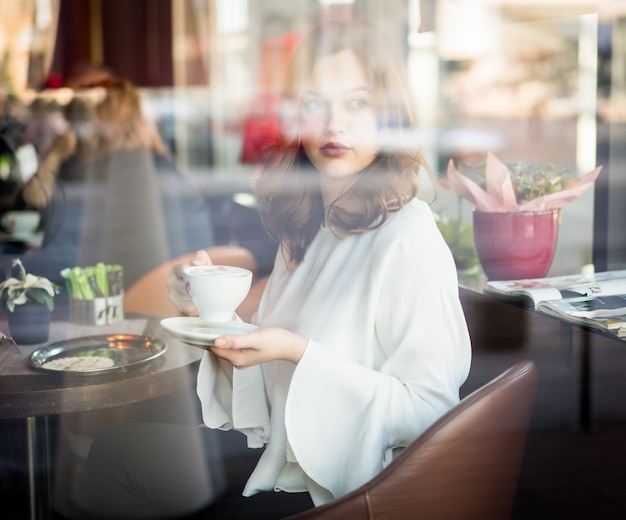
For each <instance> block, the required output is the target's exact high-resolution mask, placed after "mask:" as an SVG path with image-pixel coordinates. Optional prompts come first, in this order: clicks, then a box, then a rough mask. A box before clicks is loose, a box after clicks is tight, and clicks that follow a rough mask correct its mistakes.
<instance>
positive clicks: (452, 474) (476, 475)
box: [290, 361, 537, 520]
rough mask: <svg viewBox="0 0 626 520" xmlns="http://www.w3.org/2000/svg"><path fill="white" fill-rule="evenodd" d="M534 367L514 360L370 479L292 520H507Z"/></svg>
mask: <svg viewBox="0 0 626 520" xmlns="http://www.w3.org/2000/svg"><path fill="white" fill-rule="evenodd" d="M536 380H537V369H536V367H535V364H534V363H533V362H532V361H522V362H519V363H517V364H516V365H514V366H513V367H511V368H510V369H508V370H507V371H506V372H504V373H503V374H501V375H500V376H499V377H497V378H496V379H494V380H493V381H491V382H489V383H488V384H486V385H485V386H483V387H482V388H480V389H478V390H476V391H475V392H473V393H472V394H470V395H468V396H467V397H466V398H464V399H463V400H462V401H461V402H460V403H459V404H458V405H457V406H456V407H454V408H453V409H452V410H450V411H449V412H448V413H446V414H445V415H444V416H442V417H441V418H440V419H439V420H437V421H436V422H435V423H434V424H433V425H432V426H431V427H430V428H428V429H427V430H426V431H425V432H424V433H423V434H422V435H420V436H419V437H418V438H417V439H416V440H415V441H414V442H413V443H412V444H411V445H410V446H409V447H407V448H406V449H405V450H404V451H403V452H402V453H401V454H400V455H399V456H398V457H397V458H396V459H395V460H394V461H393V462H392V463H391V464H389V466H387V467H386V468H385V469H384V470H383V471H382V472H381V473H380V474H379V475H377V476H376V477H375V478H374V479H372V480H371V481H369V482H368V483H366V484H365V485H363V486H361V487H360V488H359V489H357V490H355V491H353V492H352V493H350V494H348V495H346V496H344V497H341V498H339V499H337V500H334V501H332V502H329V503H328V504H325V505H323V506H319V507H316V508H313V509H310V510H308V511H305V512H303V513H300V514H298V515H295V516H292V517H290V518H292V519H294V520H295V519H298V520H304V519H316V518H320V519H324V520H333V519H340V518H341V519H345V518H349V519H350V520H359V519H365V518H367V519H376V520H394V519H406V518H424V519H428V520H437V519H441V520H454V519H463V520H474V519H476V520H486V519H488V520H497V519H503V518H509V517H510V516H511V512H512V509H513V504H514V501H515V493H516V490H517V482H518V479H519V472H520V468H521V463H522V458H523V453H524V447H525V443H526V437H527V433H528V427H529V422H530V415H531V412H532V405H533V401H534V393H535V386H536Z"/></svg>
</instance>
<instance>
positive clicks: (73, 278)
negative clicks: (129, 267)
mask: <svg viewBox="0 0 626 520" xmlns="http://www.w3.org/2000/svg"><path fill="white" fill-rule="evenodd" d="M61 275H62V276H63V278H65V281H66V283H67V288H68V291H69V293H70V313H71V319H72V321H73V322H75V323H80V324H83V325H108V324H110V323H118V322H120V321H123V320H124V279H123V278H124V271H123V269H122V267H121V266H119V265H105V264H102V263H99V264H97V265H95V266H93V267H72V268H66V269H63V270H62V271H61Z"/></svg>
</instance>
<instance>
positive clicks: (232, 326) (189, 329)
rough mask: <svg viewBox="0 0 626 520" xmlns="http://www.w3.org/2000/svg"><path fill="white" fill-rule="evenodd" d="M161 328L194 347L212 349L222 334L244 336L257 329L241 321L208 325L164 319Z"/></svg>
mask: <svg viewBox="0 0 626 520" xmlns="http://www.w3.org/2000/svg"><path fill="white" fill-rule="evenodd" d="M161 327H163V328H164V329H165V330H166V331H167V332H169V333H170V334H171V335H172V336H174V337H175V338H176V339H179V340H181V341H183V342H184V343H189V344H190V345H194V346H203V347H212V346H213V342H214V341H215V338H218V337H220V336H223V335H224V334H245V333H247V332H252V331H253V330H255V329H257V328H258V327H257V326H256V325H252V324H251V323H244V322H242V321H226V322H224V323H209V322H207V321H204V320H201V319H200V318H187V317H181V318H165V319H163V320H161Z"/></svg>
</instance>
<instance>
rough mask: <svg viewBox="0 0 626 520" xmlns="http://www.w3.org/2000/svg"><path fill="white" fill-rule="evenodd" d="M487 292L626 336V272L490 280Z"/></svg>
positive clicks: (575, 321) (486, 287)
mask: <svg viewBox="0 0 626 520" xmlns="http://www.w3.org/2000/svg"><path fill="white" fill-rule="evenodd" d="M485 292H488V293H492V294H496V295H501V296H503V297H505V298H506V297H510V298H517V299H519V298H522V299H524V300H525V301H526V302H527V303H528V305H529V306H530V307H532V308H534V309H537V310H538V311H541V312H544V313H546V314H551V315H554V316H558V317H560V318H562V319H565V320H567V321H571V322H574V323H578V324H581V325H586V326H589V327H594V328H597V329H600V330H604V331H608V332H612V333H615V334H617V335H618V336H619V337H626V270H620V271H603V272H599V273H595V274H590V275H585V274H576V275H568V276H556V277H551V278H534V279H528V280H502V281H488V282H487V283H486V286H485Z"/></svg>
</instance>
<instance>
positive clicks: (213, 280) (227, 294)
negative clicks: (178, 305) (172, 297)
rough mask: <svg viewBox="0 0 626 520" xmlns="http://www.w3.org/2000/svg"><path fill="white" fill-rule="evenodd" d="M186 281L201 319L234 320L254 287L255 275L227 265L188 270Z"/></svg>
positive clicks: (218, 321)
mask: <svg viewBox="0 0 626 520" xmlns="http://www.w3.org/2000/svg"><path fill="white" fill-rule="evenodd" d="M183 280H184V281H185V287H186V289H187V293H188V294H189V297H190V298H191V299H192V300H193V303H194V304H195V306H196V307H197V308H198V313H199V316H200V319H202V320H204V321H207V322H210V323H223V322H226V321H231V320H233V317H234V314H235V310H236V309H237V307H239V305H240V304H241V302H243V300H244V299H245V297H246V295H247V294H248V292H249V291H250V285H251V284H252V272H251V271H249V270H248V269H244V268H242V267H233V266H228V265H203V266H191V267H186V268H185V269H184V271H183Z"/></svg>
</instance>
